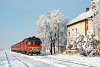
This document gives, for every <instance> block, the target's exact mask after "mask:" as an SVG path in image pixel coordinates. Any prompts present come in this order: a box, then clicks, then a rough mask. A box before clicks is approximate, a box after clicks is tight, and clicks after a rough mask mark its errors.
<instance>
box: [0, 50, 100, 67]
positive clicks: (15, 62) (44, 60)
mask: <svg viewBox="0 0 100 67" xmlns="http://www.w3.org/2000/svg"><path fill="white" fill-rule="evenodd" d="M0 67H100V57H83V56H79V55H74V56H72V55H62V54H59V55H46V54H41V55H40V56H28V55H24V54H20V53H15V52H11V51H9V50H3V51H0Z"/></svg>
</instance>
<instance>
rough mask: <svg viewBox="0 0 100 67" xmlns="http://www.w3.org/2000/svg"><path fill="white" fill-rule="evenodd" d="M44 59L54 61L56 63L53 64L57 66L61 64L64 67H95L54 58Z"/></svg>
mask: <svg viewBox="0 0 100 67" xmlns="http://www.w3.org/2000/svg"><path fill="white" fill-rule="evenodd" d="M44 58H47V59H50V60H54V61H56V62H55V63H59V64H63V65H65V66H69V67H73V66H74V67H77V66H78V67H80V66H81V67H95V66H92V65H87V64H83V63H78V62H73V61H70V60H58V59H56V58H52V57H44Z"/></svg>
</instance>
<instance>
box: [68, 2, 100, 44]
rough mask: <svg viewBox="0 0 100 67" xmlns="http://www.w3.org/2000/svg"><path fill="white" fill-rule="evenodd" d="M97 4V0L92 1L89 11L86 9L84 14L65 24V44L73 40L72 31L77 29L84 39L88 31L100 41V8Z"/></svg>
mask: <svg viewBox="0 0 100 67" xmlns="http://www.w3.org/2000/svg"><path fill="white" fill-rule="evenodd" d="M98 2H99V3H100V1H99V0H92V2H91V4H92V5H91V9H90V10H89V8H86V11H85V12H83V13H82V14H80V15H79V16H77V17H76V18H75V19H74V20H72V21H71V22H69V23H68V24H67V42H70V41H72V40H73V39H74V33H73V29H77V31H78V32H79V33H81V34H82V35H83V36H84V37H85V38H86V35H87V33H88V31H91V32H93V33H94V34H95V38H96V39H97V40H99V41H100V11H99V10H100V7H98V5H97V3H98Z"/></svg>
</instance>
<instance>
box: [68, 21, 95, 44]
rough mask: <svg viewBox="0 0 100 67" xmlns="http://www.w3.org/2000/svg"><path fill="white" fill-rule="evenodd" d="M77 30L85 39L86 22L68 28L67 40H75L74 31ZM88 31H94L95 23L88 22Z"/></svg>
mask: <svg viewBox="0 0 100 67" xmlns="http://www.w3.org/2000/svg"><path fill="white" fill-rule="evenodd" d="M75 28H76V29H77V31H78V32H80V33H81V34H82V35H83V36H84V37H85V38H86V36H85V21H80V22H78V23H76V24H73V25H70V26H67V40H68V42H70V41H71V40H73V39H74V34H73V31H72V29H75ZM88 30H90V31H93V21H92V20H89V21H88Z"/></svg>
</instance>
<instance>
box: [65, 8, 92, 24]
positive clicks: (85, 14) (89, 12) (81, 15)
mask: <svg viewBox="0 0 100 67" xmlns="http://www.w3.org/2000/svg"><path fill="white" fill-rule="evenodd" d="M91 16H93V11H92V9H90V10H89V11H87V12H84V13H82V14H80V15H79V16H78V17H76V18H75V19H74V20H72V21H71V22H69V23H68V24H67V25H71V24H74V23H77V22H79V21H82V20H84V19H87V18H89V17H91Z"/></svg>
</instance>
